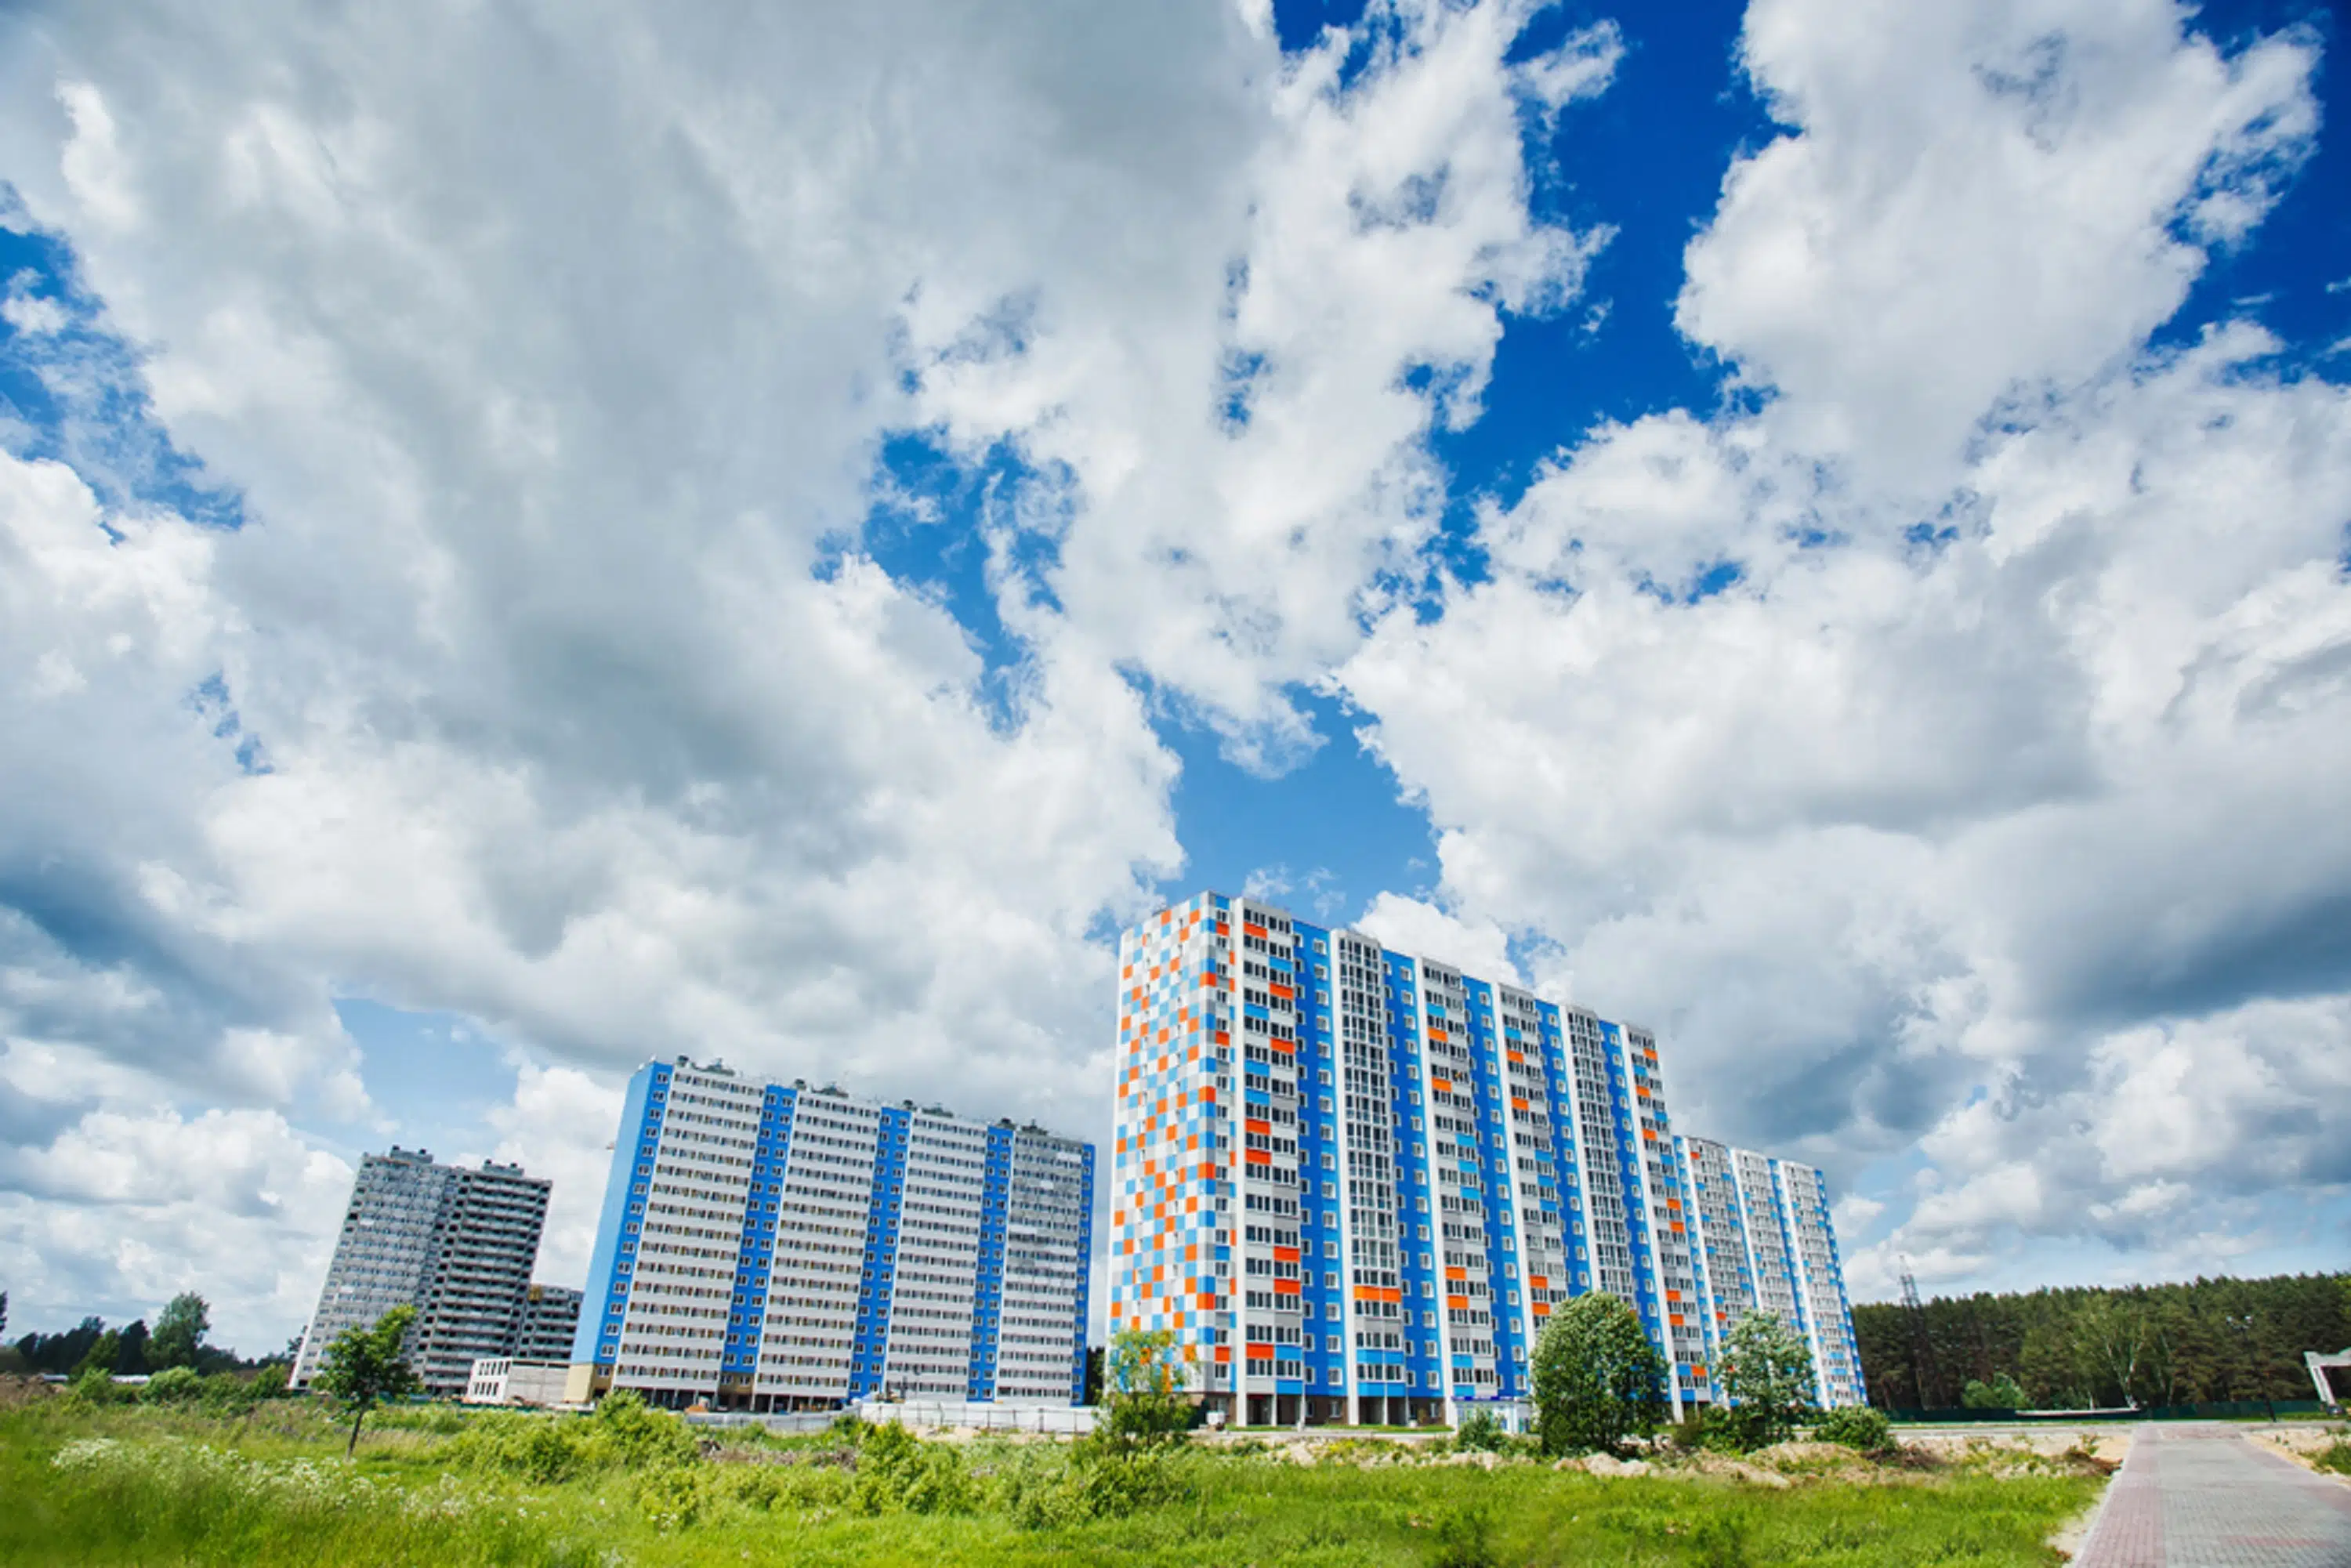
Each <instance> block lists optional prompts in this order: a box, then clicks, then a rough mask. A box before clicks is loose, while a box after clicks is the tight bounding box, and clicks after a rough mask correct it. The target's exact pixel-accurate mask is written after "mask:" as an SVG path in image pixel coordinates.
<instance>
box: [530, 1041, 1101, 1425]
mask: <svg viewBox="0 0 2351 1568" xmlns="http://www.w3.org/2000/svg"><path fill="white" fill-rule="evenodd" d="M1093 1166H1094V1151H1093V1148H1092V1145H1087V1144H1083V1143H1080V1142H1077V1141H1075V1140H1073V1139H1069V1138H1061V1137H1057V1136H1055V1135H1053V1134H1050V1133H1048V1132H1046V1131H1044V1130H1043V1129H1042V1128H1040V1127H1034V1126H1015V1125H1014V1124H1012V1123H1010V1122H1009V1121H1003V1122H998V1123H995V1124H985V1123H979V1122H973V1121H967V1120H966V1119H963V1118H961V1117H957V1116H955V1115H953V1114H951V1113H948V1112H946V1111H945V1110H942V1109H940V1108H938V1107H936V1106H931V1107H926V1108H919V1109H918V1108H917V1107H916V1106H915V1105H914V1103H912V1102H911V1101H910V1102H908V1103H905V1104H903V1105H878V1104H872V1103H867V1102H864V1101H861V1100H856V1099H853V1098H852V1097H850V1096H849V1095H846V1094H844V1093H842V1092H841V1091H840V1090H838V1089H833V1088H824V1089H810V1088H809V1087H808V1086H807V1085H806V1084H805V1083H800V1082H795V1083H791V1084H780V1083H770V1082H753V1081H749V1080H746V1079H743V1078H740V1077H737V1075H736V1074H735V1073H733V1072H732V1071H729V1070H727V1069H726V1067H724V1066H722V1065H716V1064H714V1065H712V1066H709V1067H702V1066H697V1065H695V1063H693V1062H691V1061H686V1060H685V1059H683V1058H681V1059H679V1060H678V1061H675V1062H653V1063H649V1064H647V1065H646V1066H645V1067H643V1068H642V1069H640V1070H639V1071H638V1072H637V1074H636V1076H635V1077H633V1078H632V1079H631V1080H630V1082H629V1092H628V1097H627V1100H626V1102H625V1104H624V1107H623V1110H622V1121H621V1129H620V1135H619V1137H617V1138H616V1139H615V1140H614V1142H613V1150H612V1168H611V1178H610V1180H609V1182H608V1185H607V1186H606V1188H605V1194H604V1208H603V1213H602V1216H601V1219H600V1221H599V1223H598V1227H597V1233H596V1249H595V1253H594V1256H593V1260H592V1262H591V1265H590V1275H589V1290H588V1295H587V1301H586V1303H585V1306H584V1309H583V1311H582V1312H581V1314H580V1327H579V1331H578V1333H577V1335H576V1336H575V1338H574V1340H573V1343H572V1347H571V1360H572V1363H573V1374H572V1381H573V1387H572V1395H573V1397H574V1398H584V1397H590V1396H594V1395H597V1394H601V1393H602V1392H603V1391H605V1390H607V1389H610V1388H632V1389H635V1390H637V1391H638V1392H640V1393H641V1394H643V1396H645V1397H647V1398H648V1399H650V1400H653V1401H654V1402H656V1403H660V1404H664V1405H685V1404H690V1403H693V1402H695V1401H696V1400H700V1401H704V1402H706V1403H708V1404H711V1405H713V1406H724V1407H729V1408H740V1409H750V1410H757V1411H768V1410H785V1409H811V1408H830V1407H832V1406H839V1405H841V1404H844V1403H846V1402H848V1401H851V1400H854V1399H862V1398H869V1397H872V1396H882V1395H885V1394H886V1395H892V1396H908V1397H920V1398H944V1399H948V1400H981V1401H1031V1402H1036V1401H1048V1402H1058V1403H1062V1404H1069V1403H1073V1402H1075V1401H1076V1400H1077V1399H1078V1398H1079V1397H1080V1396H1081V1395H1082V1393H1083V1391H1084V1380H1085V1349H1086V1319H1087V1312H1088V1306H1089V1294H1088V1292H1089V1282H1090V1267H1089V1260H1090V1253H1091V1250H1092V1242H1093V1224H1092V1216H1093V1181H1094V1168H1093Z"/></svg>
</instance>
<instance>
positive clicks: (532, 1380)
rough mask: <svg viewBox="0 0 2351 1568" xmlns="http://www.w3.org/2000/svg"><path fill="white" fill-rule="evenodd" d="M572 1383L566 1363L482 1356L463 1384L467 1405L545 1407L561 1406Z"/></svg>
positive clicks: (569, 1368) (505, 1356) (569, 1367)
mask: <svg viewBox="0 0 2351 1568" xmlns="http://www.w3.org/2000/svg"><path fill="white" fill-rule="evenodd" d="M570 1383H571V1364H570V1363H569V1362H568V1361H526V1360H523V1359H522V1358H520V1357H517V1356H507V1355H497V1356H485V1357H484V1358H482V1359H481V1360H480V1361H477V1362H475V1363H474V1369H473V1373H472V1375H471V1376H470V1377H469V1379H468V1380H467V1382H466V1384H465V1403H466V1404H468V1405H528V1406H548V1405H560V1404H561V1403H563V1396H564V1393H565V1391H566V1390H567V1389H568V1388H569V1386H570Z"/></svg>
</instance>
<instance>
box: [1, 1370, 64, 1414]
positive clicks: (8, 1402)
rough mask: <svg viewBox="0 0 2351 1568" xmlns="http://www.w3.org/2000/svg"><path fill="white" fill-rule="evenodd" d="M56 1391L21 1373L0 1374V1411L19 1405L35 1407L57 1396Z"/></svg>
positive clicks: (50, 1386)
mask: <svg viewBox="0 0 2351 1568" xmlns="http://www.w3.org/2000/svg"><path fill="white" fill-rule="evenodd" d="M56 1396H57V1389H56V1388H55V1387H53V1386H52V1385H49V1384H47V1383H44V1382H42V1381H41V1380H40V1379H39V1378H37V1377H26V1376H25V1375H22V1374H21V1373H15V1372H0V1410H14V1409H16V1407H17V1406H21V1405H37V1404H39V1403H40V1402H41V1401H42V1400H44V1399H53V1398H55V1397H56Z"/></svg>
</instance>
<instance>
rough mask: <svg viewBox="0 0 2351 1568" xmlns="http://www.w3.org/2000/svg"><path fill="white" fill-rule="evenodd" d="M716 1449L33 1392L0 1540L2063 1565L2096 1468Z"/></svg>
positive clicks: (281, 1558)
mask: <svg viewBox="0 0 2351 1568" xmlns="http://www.w3.org/2000/svg"><path fill="white" fill-rule="evenodd" d="M890 1430H891V1431H892V1432H893V1434H894V1432H895V1429H894V1428H892V1429H890ZM728 1441H729V1444H730V1446H728V1447H726V1448H718V1449H716V1450H715V1451H714V1450H712V1449H711V1448H709V1446H708V1445H706V1444H703V1445H698V1444H697V1443H696V1442H695V1440H694V1439H692V1438H690V1437H686V1435H685V1434H684V1431H683V1430H682V1429H681V1428H680V1427H678V1425H677V1424H676V1423H675V1422H674V1420H671V1419H670V1418H667V1417H648V1418H646V1419H643V1420H642V1421H640V1422H638V1423H636V1424H635V1425H633V1426H631V1427H621V1426H618V1425H613V1424H607V1425H605V1426H602V1427H600V1426H599V1423H598V1422H597V1421H596V1420H593V1419H590V1418H580V1417H547V1416H496V1417H490V1418H488V1419H484V1418H482V1417H478V1416H475V1417H468V1416H459V1415H457V1414H456V1413H455V1412H454V1411H447V1410H425V1411H410V1412H401V1413H398V1414H396V1415H394V1416H392V1417H391V1418H389V1419H386V1420H383V1421H382V1422H381V1426H378V1425H375V1424H371V1427H370V1428H369V1431H368V1435H367V1437H365V1438H364V1440H363V1441H362V1442H361V1444H360V1450H359V1458H358V1459H357V1460H356V1461H355V1462H350V1463H346V1462H345V1461H344V1459H343V1458H342V1437H341V1434H340V1431H339V1430H338V1429H337V1428H336V1427H333V1426H331V1425H330V1424H329V1422H328V1421H327V1419H326V1418H325V1417H324V1416H323V1415H322V1414H320V1413H319V1412H316V1411H314V1410H312V1409H311V1408H309V1407H308V1406H305V1405H302V1404H299V1403H279V1404H272V1405H265V1406H261V1407H260V1408H259V1409H257V1410H256V1411H254V1412H253V1413H251V1414H249V1415H246V1416H204V1415H201V1414H197V1413H193V1412H186V1411H172V1410H167V1409H141V1408H89V1407H80V1408H77V1407H75V1406H74V1404H73V1402H71V1401H65V1400H57V1401H52V1402H50V1403H49V1404H47V1405H45V1406H34V1407H30V1408H25V1409H19V1410H16V1411H12V1412H8V1413H5V1414H0V1497H5V1499H6V1500H7V1505H6V1506H5V1508H0V1561H5V1562H7V1563H155V1564H164V1563H172V1564H177V1563H223V1564H227V1563H235V1564H240V1565H246V1564H251V1565H256V1568H258V1565H268V1564H280V1563H283V1564H289V1565H291V1564H302V1565H304V1568H309V1565H312V1564H332V1563H366V1564H394V1563H420V1564H422V1563H432V1564H435V1565H455V1564H467V1563H502V1564H503V1563H515V1564H523V1563H532V1564H538V1563H547V1564H579V1565H581V1568H586V1565H590V1564H595V1565H618V1564H623V1563H629V1564H636V1563H643V1564H668V1563H679V1564H684V1563H699V1564H712V1565H716V1564H740V1563H842V1564H852V1563H853V1564H870V1563H988V1564H996V1563H1100V1562H1119V1563H1167V1564H1186V1565H1195V1564H1217V1563H1233V1564H1240V1563H1261V1564H1269V1565H1270V1564H1309V1565H1311V1564H1340V1563H1377V1564H1389V1563H1393V1564H1437V1565H1440V1568H1485V1565H1488V1564H1518V1563H1538V1564H1548V1563H1609V1564H1627V1565H1632V1564H1658V1565H1664V1564H1684V1563H1701V1564H1713V1565H1718V1568H1730V1565H1740V1564H1755V1565H1759V1568H1760V1565H1761V1564H1767V1563H1769V1564H1781V1563H1820V1564H1850V1565H1853V1568H1885V1565H1889V1564H1917V1565H1921V1568H1924V1565H1927V1564H1939V1563H1955V1564H1956V1563H1965V1564H1970V1565H1975V1568H1985V1565H1991V1564H2005V1563H2018V1564H2022V1563H2054V1562H2056V1561H2058V1559H2057V1557H2056V1555H2055V1553H2053V1552H2051V1551H2050V1550H2049V1549H2048V1548H2047V1547H2046V1546H2044V1545H2043V1542H2044V1540H2045V1539H2046V1537H2047V1536H2048V1535H2049V1534H2050V1533H2051V1531H2053V1530H2054V1529H2055V1528H2056V1527H2057V1526H2058V1525H2059V1524H2060V1523H2061V1522H2063V1521H2064V1520H2066V1519H2067V1518H2069V1517H2071V1516H2073V1515H2075V1514H2077V1513H2079V1512H2080V1511H2082V1510H2083V1509H2084V1508H2085V1507H2086V1506H2087V1505H2088V1503H2089V1502H2090V1501H2091V1500H2092V1499H2093V1498H2095V1495H2096V1490H2097V1484H2098V1483H2097V1480H2096V1479H2095V1473H2094V1472H2093V1471H2092V1470H2091V1469H2089V1468H2088V1467H2086V1466H2084V1465H2079V1464H2075V1465H2068V1464H2066V1463H2065V1462H2064V1461H2051V1460H2037V1459H2027V1460H2022V1461H2018V1460H2016V1459H2013V1458H2003V1459H1999V1460H1997V1461H1995V1460H1993V1459H1991V1458H1985V1459H1981V1460H1976V1461H1968V1462H1960V1463H1952V1464H1943V1465H1939V1466H1922V1465H1920V1464H1918V1463H1917V1462H1913V1463H1910V1464H1879V1463H1875V1462H1871V1461H1865V1460H1862V1459H1860V1458H1857V1457H1849V1458H1844V1459H1835V1458H1823V1457H1821V1456H1820V1455H1818V1454H1813V1455H1811V1456H1807V1455H1804V1454H1802V1453H1796V1454H1792V1455H1784V1456H1780V1457H1779V1458H1777V1459H1776V1461H1775V1459H1774V1457H1773V1456H1771V1455H1766V1456H1764V1457H1763V1460H1762V1464H1761V1466H1760V1467H1757V1468H1750V1469H1748V1470H1746V1471H1744V1472H1743V1473H1730V1474H1725V1473H1720V1472H1721V1471H1722V1470H1723V1469H1725V1467H1723V1466H1720V1465H1715V1466H1713V1467H1712V1469H1713V1470H1714V1471H1715V1472H1716V1473H1701V1472H1702V1471H1703V1470H1704V1469H1706V1464H1705V1462H1704V1461H1692V1466H1693V1468H1691V1469H1682V1470H1677V1469H1674V1468H1673V1467H1671V1466H1667V1467H1661V1468H1660V1469H1659V1470H1658V1472H1657V1473H1654V1474H1651V1475H1646V1476H1632V1477H1600V1476H1593V1475H1589V1474H1585V1473H1583V1471H1581V1470H1556V1469H1552V1468H1551V1467H1549V1466H1547V1465H1543V1464H1541V1463H1538V1462H1534V1461H1531V1460H1512V1459H1507V1458H1506V1459H1502V1460H1500V1461H1499V1462H1497V1461H1494V1460H1492V1459H1491V1458H1489V1457H1485V1456H1461V1457H1459V1458H1455V1459H1451V1460H1447V1458H1426V1457H1424V1458H1405V1457H1401V1456H1402V1455H1403V1453H1404V1450H1403V1449H1402V1448H1401V1447H1400V1446H1398V1445H1391V1444H1385V1443H1381V1442H1378V1441H1376V1440H1364V1441H1359V1442H1353V1443H1340V1444H1336V1445H1332V1446H1331V1447H1330V1448H1328V1449H1326V1450H1325V1452H1324V1456H1323V1457H1322V1458H1321V1459H1320V1460H1319V1462H1313V1463H1299V1462H1296V1461H1294V1460H1291V1459H1288V1458H1280V1457H1279V1456H1278V1455H1276V1454H1273V1453H1270V1452H1248V1451H1241V1452H1232V1451H1207V1450H1199V1449H1194V1450H1189V1451H1186V1452H1182V1453H1179V1454H1177V1455H1175V1456H1174V1457H1172V1458H1167V1459H1165V1460H1164V1461H1161V1460H1155V1459H1153V1460H1145V1461H1143V1462H1140V1463H1136V1464H1128V1463H1123V1462H1115V1461H1109V1460H1097V1461H1089V1460H1088V1459H1086V1458H1084V1457H1083V1456H1079V1455H1073V1454H1072V1451H1071V1448H1070V1446H1069V1445H1067V1444H1060V1445H1055V1444H1035V1443H1030V1444H1018V1443H1012V1442H1006V1441H1001V1440H999V1441H996V1442H977V1443H971V1444H962V1445H950V1444H946V1443H912V1442H908V1441H906V1440H904V1438H903V1437H896V1436H893V1437H889V1438H886V1439H882V1440H880V1441H879V1442H876V1441H875V1440H873V1439H872V1438H870V1437H869V1438H868V1439H867V1440H866V1441H865V1443H864V1444H863V1446H862V1448H861V1447H860V1446H859V1445H858V1443H857V1441H856V1440H855V1439H854V1438H852V1437H838V1436H832V1435H826V1436H820V1437H810V1438H799V1439H792V1440H788V1441H772V1440H761V1439H758V1438H756V1437H754V1438H744V1437H738V1436H737V1435H734V1434H730V1435H729V1438H728ZM1775 1462H1776V1464H1777V1466H1778V1468H1777V1469H1772V1468H1771V1467H1772V1466H1773V1465H1774V1463H1775ZM1488 1464H1491V1465H1492V1466H1493V1468H1491V1469H1488V1468H1485V1467H1486V1466H1487V1465H1488ZM1729 1468H1730V1469H1732V1470H1733V1471H1734V1472H1736V1467H1729Z"/></svg>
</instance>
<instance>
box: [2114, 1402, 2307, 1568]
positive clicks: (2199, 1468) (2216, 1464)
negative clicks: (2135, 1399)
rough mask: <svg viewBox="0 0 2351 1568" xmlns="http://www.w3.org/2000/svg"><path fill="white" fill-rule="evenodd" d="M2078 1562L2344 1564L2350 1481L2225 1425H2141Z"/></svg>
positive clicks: (2220, 1566)
mask: <svg viewBox="0 0 2351 1568" xmlns="http://www.w3.org/2000/svg"><path fill="white" fill-rule="evenodd" d="M2075 1561H2076V1563H2077V1565H2078V1568H2351V1487H2346V1486H2344V1485H2342V1484H2341V1483H2340V1482H2337V1481H2332V1480H2328V1479H2326V1478H2325V1477H2324V1476H2316V1475H2313V1474H2311V1472H2310V1471H2308V1470H2306V1469H2303V1468H2302V1467H2301V1466H2300V1465H2297V1464H2295V1463H2294V1462H2293V1461H2292V1460H2290V1459H2285V1458H2280V1457H2279V1456H2278V1455H2276V1454H2273V1453H2271V1452H2269V1451H2267V1450H2266V1449H2263V1448H2256V1447H2255V1446H2254V1445H2252V1443H2249V1442H2247V1441H2246V1440H2245V1439H2244V1437H2241V1435H2239V1434H2238V1433H2237V1432H2236V1431H2234V1430H2232V1429H2231V1428H2230V1427H2140V1428H2139V1429H2138V1431H2137V1434H2136V1437H2135V1438H2134V1440H2133V1442H2132V1443H2131V1451H2130V1458H2128V1459H2127V1460H2126V1461H2125V1462H2124V1464H2123V1468H2122V1469H2121V1471H2120V1473H2118V1474H2117V1475H2116V1477H2115V1479H2114V1484H2113V1486H2112V1487H2111V1488H2110V1489H2109V1490H2108V1491H2107V1493H2106V1502H2105V1510H2104V1511H2102V1512H2101V1513H2100V1514H2099V1515H2098V1522H2097V1526H2096V1528H2095V1529H2094V1530H2093V1531H2091V1532H2090V1539H2089V1542H2088V1544H2087V1545H2085V1547H2084V1548H2083V1549H2082V1555H2081V1556H2080V1557H2079V1558H2078V1559H2076V1560H2075Z"/></svg>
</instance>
